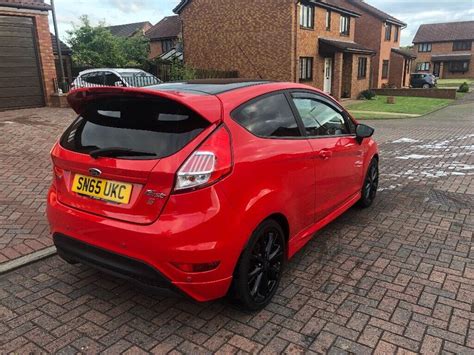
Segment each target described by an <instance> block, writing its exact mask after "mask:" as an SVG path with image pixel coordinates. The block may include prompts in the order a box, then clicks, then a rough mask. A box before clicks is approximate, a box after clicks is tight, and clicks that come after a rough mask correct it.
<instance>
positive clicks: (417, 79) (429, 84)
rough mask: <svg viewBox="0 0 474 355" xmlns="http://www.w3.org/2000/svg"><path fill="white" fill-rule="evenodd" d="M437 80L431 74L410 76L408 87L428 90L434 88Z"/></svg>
mask: <svg viewBox="0 0 474 355" xmlns="http://www.w3.org/2000/svg"><path fill="white" fill-rule="evenodd" d="M436 84H437V80H436V77H435V76H434V75H433V74H420V73H417V74H411V76H410V87H412V88H423V89H429V88H433V87H436Z"/></svg>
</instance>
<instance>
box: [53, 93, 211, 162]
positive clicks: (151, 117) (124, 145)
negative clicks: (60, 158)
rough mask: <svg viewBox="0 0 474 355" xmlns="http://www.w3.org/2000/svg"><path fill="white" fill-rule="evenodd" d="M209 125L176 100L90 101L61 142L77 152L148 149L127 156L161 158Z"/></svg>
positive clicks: (184, 144) (187, 141)
mask: <svg viewBox="0 0 474 355" xmlns="http://www.w3.org/2000/svg"><path fill="white" fill-rule="evenodd" d="M209 125H210V123H209V122H208V121H207V120H205V119H204V118H202V117H201V116H199V115H198V114H196V113H195V112H193V111H191V110H190V109H188V108H186V107H185V106H182V105H180V104H178V103H176V102H174V101H170V100H165V99H159V100H153V101H150V100H137V99H123V98H121V99H120V100H118V99H115V100H113V99H109V100H105V101H100V102H95V103H92V104H90V105H89V106H88V107H87V108H86V110H85V112H84V113H83V114H82V115H81V116H79V117H78V118H77V119H76V120H75V121H74V123H73V124H72V125H71V126H70V127H69V128H68V129H67V130H66V132H65V133H64V135H63V136H62V137H61V141H60V143H61V146H62V147H64V148H66V149H68V150H71V151H74V152H78V153H85V154H89V153H91V152H92V151H95V150H98V149H108V148H114V149H115V148H119V149H126V150H131V151H138V152H143V153H148V154H147V156H146V157H145V156H136V157H134V156H130V155H127V156H126V157H123V158H124V159H159V158H163V157H166V156H170V155H173V154H174V153H176V152H178V151H180V150H181V149H182V148H183V147H185V146H186V145H187V144H188V143H189V142H190V141H191V140H193V139H194V138H195V137H196V136H197V135H199V134H200V133H201V132H202V131H203V130H204V129H206V128H207V127H208V126H209ZM116 157H119V156H118V155H117V156H116Z"/></svg>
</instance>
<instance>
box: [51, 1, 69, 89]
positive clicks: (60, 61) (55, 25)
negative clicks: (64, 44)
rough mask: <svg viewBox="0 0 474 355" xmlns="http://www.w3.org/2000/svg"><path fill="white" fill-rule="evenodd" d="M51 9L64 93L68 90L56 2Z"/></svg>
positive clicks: (52, 2)
mask: <svg viewBox="0 0 474 355" xmlns="http://www.w3.org/2000/svg"><path fill="white" fill-rule="evenodd" d="M51 8H52V13H53V26H54V35H55V37H56V47H57V48H58V57H59V68H60V70H61V78H60V79H61V85H60V87H61V89H62V90H63V91H64V90H65V88H66V80H65V75H64V62H63V53H62V51H61V41H60V40H59V32H58V22H57V21H56V8H55V7H54V0H51Z"/></svg>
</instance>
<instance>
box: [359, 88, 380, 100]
mask: <svg viewBox="0 0 474 355" xmlns="http://www.w3.org/2000/svg"><path fill="white" fill-rule="evenodd" d="M375 96H377V95H376V94H375V91H373V90H364V91H362V92H361V93H360V94H359V100H372V99H373V98H375Z"/></svg>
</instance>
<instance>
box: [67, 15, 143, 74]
mask: <svg viewBox="0 0 474 355" xmlns="http://www.w3.org/2000/svg"><path fill="white" fill-rule="evenodd" d="M68 36H69V44H70V45H71V49H72V52H73V55H72V59H73V61H74V63H75V64H77V65H80V66H90V67H125V66H141V65H142V64H143V63H144V62H145V61H146V59H147V57H148V52H149V48H150V47H149V42H148V39H146V38H145V36H143V35H140V36H135V37H131V38H120V37H115V36H114V35H112V33H111V32H110V31H109V30H108V29H107V28H106V27H105V24H104V23H103V22H101V23H99V25H98V26H92V25H91V23H90V20H89V18H88V17H87V16H85V15H84V16H81V17H80V24H79V26H74V29H73V30H72V31H68Z"/></svg>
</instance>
